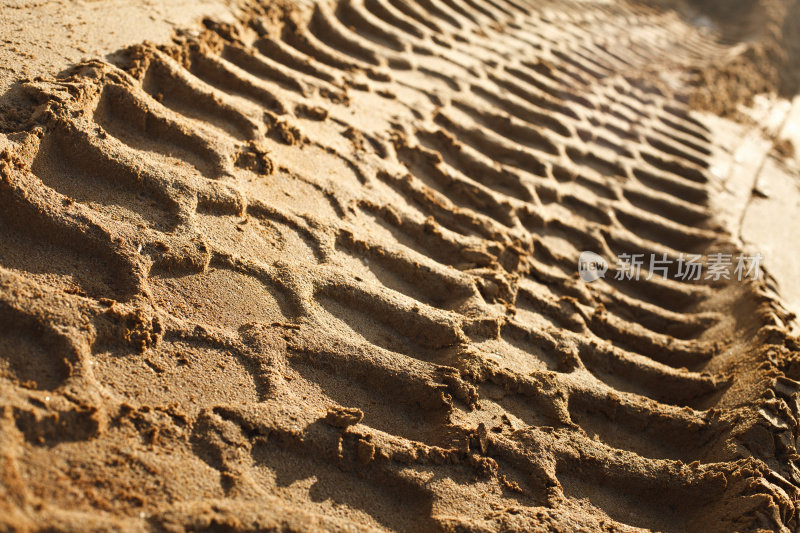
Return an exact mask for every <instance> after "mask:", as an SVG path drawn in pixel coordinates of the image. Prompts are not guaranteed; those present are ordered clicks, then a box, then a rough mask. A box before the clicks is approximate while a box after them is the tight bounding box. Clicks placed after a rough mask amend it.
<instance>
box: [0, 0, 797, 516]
mask: <svg viewBox="0 0 800 533" xmlns="http://www.w3.org/2000/svg"><path fill="white" fill-rule="evenodd" d="M204 25H205V29H204V30H203V31H202V32H199V33H198V32H182V33H179V34H177V35H176V37H175V39H174V41H173V42H172V43H171V44H168V45H164V46H154V45H152V44H140V45H136V46H133V47H130V48H128V49H126V50H124V51H121V52H120V53H118V54H115V55H114V56H113V58H111V59H109V60H108V61H104V60H95V61H89V62H86V63H83V64H80V65H78V66H76V67H75V68H74V69H72V70H71V71H70V72H68V73H65V74H64V75H62V76H60V77H57V78H50V79H41V80H37V81H31V82H29V83H26V84H25V85H24V86H23V87H22V88H21V90H22V92H23V93H24V95H25V98H27V102H28V103H27V105H26V106H25V107H24V112H21V113H20V115H19V116H18V117H16V118H15V121H14V124H13V125H11V126H6V131H5V132H4V134H3V135H2V137H0V143H2V144H0V220H1V221H2V224H0V287H1V288H0V324H2V326H3V329H4V330H6V331H10V330H13V333H11V334H8V335H5V336H4V337H3V338H2V341H0V342H2V344H0V355H2V358H0V361H2V366H0V375H2V379H1V380H0V398H2V405H3V418H2V421H0V423H2V424H3V430H2V432H0V435H2V436H1V437H0V438H2V439H3V446H2V448H1V449H2V451H1V452H0V453H2V461H3V463H4V465H5V467H4V474H3V477H2V478H0V491H2V494H3V496H4V498H3V499H4V502H5V503H3V504H2V505H3V507H4V509H3V511H4V512H2V513H0V514H1V515H2V516H3V518H2V520H5V524H4V525H5V526H7V527H9V528H14V529H46V528H48V527H52V528H55V529H63V530H67V529H76V528H94V529H115V528H117V529H125V530H127V529H131V530H134V529H155V530H162V529H165V530H176V531H180V530H198V529H214V528H220V529H230V530H239V531H250V530H270V529H276V530H277V529H282V530H297V531H307V530H315V529H316V530H344V529H348V530H349V529H353V530H362V529H363V530H373V529H378V530H380V529H391V530H405V531H430V530H453V531H455V530H459V531H501V530H513V531H537V530H539V531H545V530H563V531H574V530H576V529H582V530H588V531H601V530H635V529H637V528H642V529H651V530H664V531H722V530H739V531H744V530H757V529H759V528H762V529H769V530H779V531H790V530H793V529H796V528H797V526H798V515H797V501H798V498H797V496H798V483H800V473H798V472H797V468H796V466H795V465H794V461H795V458H796V457H797V454H796V440H795V439H796V438H797V434H798V433H797V432H798V424H797V417H798V407H797V405H798V404H797V399H798V397H800V396H799V394H800V392H798V391H800V383H798V382H797V381H795V379H797V378H800V367H798V365H797V345H796V343H795V341H794V340H793V339H791V338H789V337H788V336H787V335H786V333H785V329H784V324H785V323H786V321H787V320H788V316H787V313H786V312H785V311H784V310H783V309H782V307H781V306H780V304H779V301H778V300H777V298H776V297H775V295H774V293H772V292H771V291H770V289H769V288H768V286H767V284H766V283H765V282H764V281H759V282H753V283H739V282H735V281H734V282H726V281H724V280H723V281H722V282H718V283H710V282H699V283H685V282H682V281H680V280H677V279H667V280H659V279H658V278H655V279H652V280H644V279H642V280H639V281H624V282H615V281H614V280H608V281H599V282H597V283H595V284H591V285H587V284H585V283H583V282H581V281H580V280H579V279H578V278H577V275H576V264H575V261H576V258H577V255H578V253H579V252H580V251H581V250H593V251H595V252H598V253H601V254H603V255H605V256H606V257H608V258H611V257H614V256H616V255H617V254H619V253H622V252H628V253H630V252H636V253H639V252H642V251H643V252H648V253H649V252H654V253H658V254H664V253H666V254H668V256H670V257H677V256H678V255H679V254H680V253H681V252H688V253H703V254H708V253H712V252H723V251H724V252H728V253H736V252H737V251H738V248H737V245H736V243H735V242H733V240H732V239H731V238H730V236H729V235H728V234H727V232H726V231H725V229H724V228H722V227H721V226H720V224H719V223H718V222H717V221H716V220H715V218H714V213H713V212H711V210H710V209H709V207H708V196H709V186H708V183H709V178H708V172H709V169H708V161H709V159H710V156H711V154H712V153H714V152H715V151H716V147H715V146H714V140H713V139H712V138H711V137H710V136H709V132H708V130H707V128H706V127H705V126H704V125H703V124H702V123H701V122H700V121H698V120H697V119H696V118H694V117H693V116H692V114H691V112H690V109H689V95H690V94H691V91H692V87H691V86H690V85H689V81H690V78H689V76H686V75H685V73H686V71H687V70H688V67H687V66H688V65H692V66H696V65H697V64H698V62H699V61H703V60H706V61H707V60H708V58H709V57H719V56H720V55H721V54H724V53H725V50H726V48H725V47H726V45H724V44H722V43H720V42H717V41H714V40H713V39H710V38H709V37H708V36H707V35H705V34H703V33H700V32H698V31H697V29H696V28H695V27H693V26H691V25H688V24H687V23H686V22H685V21H683V20H681V19H680V18H679V17H678V16H677V15H675V14H674V13H670V12H665V11H661V10H656V9H652V8H647V7H643V6H639V5H633V4H619V5H616V4H607V3H603V2H569V1H553V2H547V3H545V4H542V5H535V6H534V5H531V4H528V3H524V2H519V1H517V0H463V1H457V0H441V1H439V0H418V1H397V0H340V1H339V2H315V3H313V4H312V3H309V4H308V5H304V6H301V7H298V6H294V5H292V4H289V3H287V4H280V3H274V2H270V3H268V4H267V5H266V6H261V5H258V4H256V5H253V6H250V7H249V9H247V10H244V11H243V13H242V14H241V15H240V20H239V21H238V22H237V23H221V22H218V21H215V20H212V19H208V20H206V21H205V23H204ZM112 60H113V61H112ZM109 61H112V62H109ZM620 73H623V74H620ZM671 277H673V278H674V273H672V274H671Z"/></svg>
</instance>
